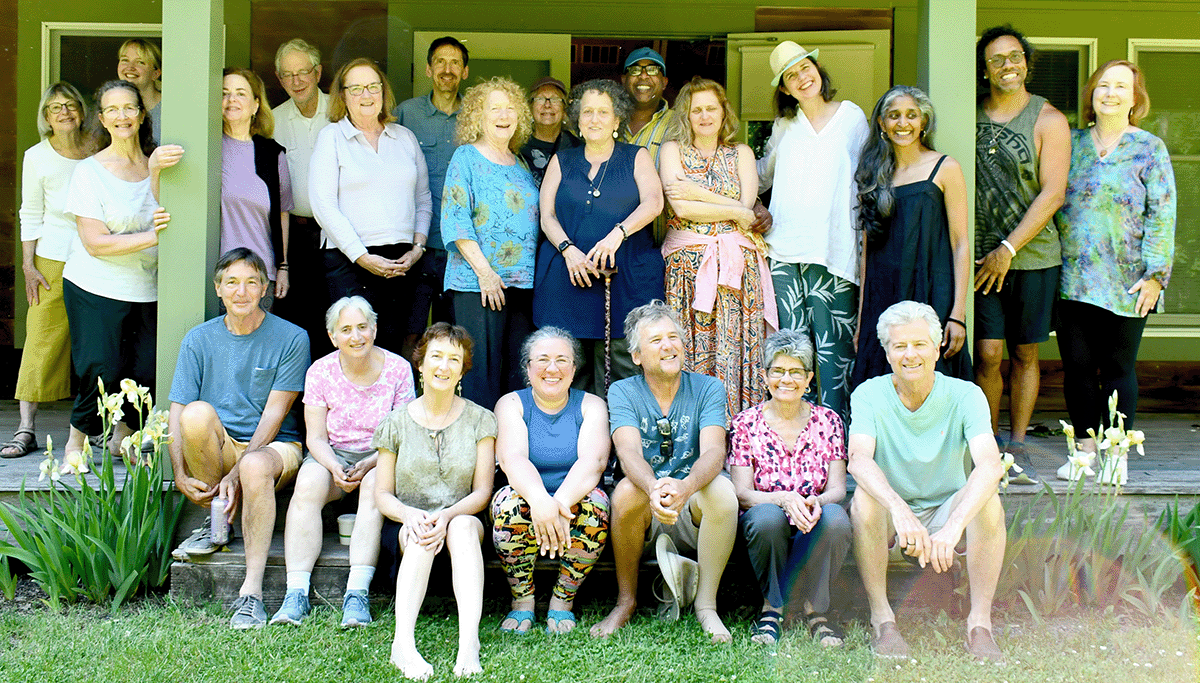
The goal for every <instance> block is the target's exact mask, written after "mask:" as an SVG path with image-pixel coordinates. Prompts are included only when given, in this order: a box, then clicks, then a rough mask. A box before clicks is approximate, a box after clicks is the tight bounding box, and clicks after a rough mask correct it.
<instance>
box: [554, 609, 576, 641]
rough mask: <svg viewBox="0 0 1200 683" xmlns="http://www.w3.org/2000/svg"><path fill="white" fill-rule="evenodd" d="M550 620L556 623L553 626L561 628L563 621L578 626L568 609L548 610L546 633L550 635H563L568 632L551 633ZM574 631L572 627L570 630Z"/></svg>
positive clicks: (573, 615) (572, 613)
mask: <svg viewBox="0 0 1200 683" xmlns="http://www.w3.org/2000/svg"><path fill="white" fill-rule="evenodd" d="M551 619H553V620H554V621H555V622H556V623H555V626H561V625H562V623H563V622H564V621H569V622H571V623H572V624H575V625H578V622H576V621H575V613H574V612H572V611H571V610H569V609H552V610H549V611H547V612H546V633H549V634H551V635H561V634H563V633H569V631H552V630H550V620H551ZM574 629H575V627H574V626H572V627H571V630H574Z"/></svg>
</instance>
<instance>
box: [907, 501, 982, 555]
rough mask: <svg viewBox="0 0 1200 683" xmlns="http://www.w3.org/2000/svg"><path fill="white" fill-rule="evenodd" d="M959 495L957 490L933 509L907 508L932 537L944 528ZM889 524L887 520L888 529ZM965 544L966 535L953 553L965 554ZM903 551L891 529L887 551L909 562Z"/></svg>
mask: <svg viewBox="0 0 1200 683" xmlns="http://www.w3.org/2000/svg"><path fill="white" fill-rule="evenodd" d="M960 495H962V491H961V490H959V491H958V492H957V493H955V494H954V495H953V496H950V497H949V498H948V499H946V502H944V503H942V504H941V505H939V506H937V507H935V508H914V507H912V506H909V508H908V509H909V510H911V511H912V513H913V514H914V515H916V517H917V521H919V522H921V524H922V525H923V526H924V527H925V529H926V531H928V532H929V534H930V535H931V536H932V535H933V534H936V533H937V532H938V531H941V529H942V527H944V526H946V522H948V521H950V514H951V513H952V512H954V506H955V505H956V504H957V503H958V498H959V496H960ZM891 524H892V523H891V520H890V518H889V520H888V526H889V527H890V526H891ZM966 542H967V538H966V534H963V538H962V539H961V540H959V542H958V546H957V547H955V548H954V552H955V553H956V554H958V555H964V554H966V552H967V546H966ZM903 550H904V549H903V548H901V547H900V544H899V542H898V539H897V538H896V530H895V529H892V544H891V546H890V547H889V551H890V552H891V553H894V554H896V555H897V556H903V557H904V558H905V559H909V560H910V561H911V558H908V557H907V556H904V555H903Z"/></svg>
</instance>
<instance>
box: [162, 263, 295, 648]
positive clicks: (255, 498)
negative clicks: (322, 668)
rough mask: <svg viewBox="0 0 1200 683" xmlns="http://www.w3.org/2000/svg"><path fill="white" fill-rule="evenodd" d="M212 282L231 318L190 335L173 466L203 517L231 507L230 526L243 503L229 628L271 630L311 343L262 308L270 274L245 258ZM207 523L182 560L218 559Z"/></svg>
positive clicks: (176, 388) (178, 394) (176, 406)
mask: <svg viewBox="0 0 1200 683" xmlns="http://www.w3.org/2000/svg"><path fill="white" fill-rule="evenodd" d="M213 282H214V284H215V285H216V289H217V295H218V296H219V297H221V301H222V302H223V303H224V304H225V310H226V313H225V315H223V316H219V317H216V318H213V319H212V320H209V321H207V322H204V323H201V324H199V325H197V326H195V327H193V328H192V329H191V330H189V331H188V333H187V335H186V336H184V338H183V343H182V344H181V345H180V348H179V360H178V362H177V363H176V365H175V378H174V379H173V380H172V381H171V396H170V399H171V412H170V417H169V425H170V430H171V436H172V437H173V438H172V441H171V447H170V451H171V465H172V467H173V468H174V471H175V486H176V488H178V489H179V490H180V491H181V492H183V494H184V495H185V496H187V497H188V499H189V500H191V501H192V502H193V503H195V504H197V505H200V506H203V507H205V508H207V507H208V506H209V505H210V504H211V503H212V500H213V498H220V499H222V500H225V501H226V508H225V509H226V519H227V520H230V521H232V519H233V516H234V513H235V512H236V511H237V509H238V507H239V502H240V503H241V510H242V535H243V537H244V538H245V544H246V578H245V580H244V581H243V582H242V587H241V589H240V590H239V591H238V599H237V600H236V601H235V602H234V603H233V610H234V611H233V617H232V618H231V619H230V626H232V627H233V628H235V629H248V628H260V627H262V626H264V625H265V624H266V623H267V614H266V610H265V609H264V607H263V602H262V581H263V572H264V571H265V569H266V566H267V554H268V551H269V550H270V548H271V534H272V532H273V530H274V528H275V489H276V488H279V487H281V486H284V485H286V484H288V483H289V482H291V480H292V479H293V478H295V476H296V470H298V469H299V468H300V460H301V457H302V455H303V449H302V448H301V447H300V440H301V437H300V425H299V421H298V420H297V419H296V416H295V415H294V414H293V413H292V412H291V408H292V403H293V402H294V401H295V400H296V396H298V395H299V394H300V392H301V391H303V390H304V373H305V372H306V371H307V370H308V360H309V358H308V336H307V335H306V334H305V332H304V330H302V329H300V328H299V327H297V326H295V325H293V324H291V323H289V322H287V321H285V320H283V319H281V318H279V317H276V316H274V315H271V314H270V313H267V312H266V311H264V310H262V308H261V307H260V306H259V301H260V300H261V299H262V297H263V295H264V293H265V291H266V287H267V286H269V284H270V283H269V281H268V279H267V267H266V264H264V263H263V260H262V259H261V258H259V257H258V255H257V254H255V253H254V252H252V251H250V250H249V249H245V248H241V247H239V248H237V249H232V250H230V251H228V252H227V253H226V254H225V255H224V256H222V257H221V258H220V259H219V260H218V261H217V265H216V269H215V275H214V277H213ZM209 520H210V518H206V521H205V524H204V526H203V527H201V528H200V529H197V530H196V533H195V534H193V535H192V537H191V538H189V539H188V540H187V541H185V542H184V544H183V545H182V546H180V550H181V551H182V552H184V553H186V554H188V555H198V554H207V553H212V552H213V551H214V550H216V549H217V548H218V547H220V544H215V543H213V542H212V535H211V528H210V521H209Z"/></svg>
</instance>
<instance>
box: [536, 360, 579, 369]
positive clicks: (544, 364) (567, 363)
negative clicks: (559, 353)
mask: <svg viewBox="0 0 1200 683" xmlns="http://www.w3.org/2000/svg"><path fill="white" fill-rule="evenodd" d="M574 363H575V361H573V360H571V359H570V358H534V359H533V360H531V361H529V364H530V365H532V366H534V367H535V368H538V369H541V370H545V369H546V368H548V367H550V366H551V365H553V366H554V367H559V366H563V367H571V366H572V365H573V364H574Z"/></svg>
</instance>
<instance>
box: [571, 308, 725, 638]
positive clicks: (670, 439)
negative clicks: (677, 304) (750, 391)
mask: <svg viewBox="0 0 1200 683" xmlns="http://www.w3.org/2000/svg"><path fill="white" fill-rule="evenodd" d="M682 335H683V329H682V328H681V327H680V325H679V321H678V320H677V319H676V317H675V313H674V312H673V311H672V310H671V309H670V308H669V307H668V306H667V305H666V304H665V303H663V302H662V301H659V300H655V301H652V302H650V303H648V304H646V305H644V306H639V307H638V308H635V309H633V310H632V311H630V312H629V315H628V316H627V317H626V318H625V337H626V339H628V340H629V351H630V355H631V356H632V358H633V362H634V363H635V364H637V365H638V366H640V367H641V369H642V374H641V375H638V376H635V377H630V378H628V379H623V380H620V381H618V382H615V383H614V384H613V385H612V388H611V389H609V393H608V401H609V404H608V408H609V423H610V428H611V429H612V435H613V444H614V446H615V447H616V451H617V457H618V458H619V459H620V461H621V468H622V470H623V471H624V473H625V478H624V479H622V480H621V481H620V482H618V483H617V487H616V489H615V490H614V491H613V495H612V515H611V518H610V524H609V527H610V534H611V536H610V538H611V542H612V546H613V555H614V559H615V560H616V570H617V605H616V607H614V608H613V610H612V612H611V613H610V614H609V615H608V616H607V617H606V618H605V619H604V620H603V621H601V622H600V623H599V624H596V625H595V626H594V627H593V628H592V635H593V636H596V637H606V636H608V635H610V634H611V633H613V632H614V631H616V630H617V629H619V628H621V627H622V626H624V625H625V624H626V623H627V622H628V621H629V619H630V618H631V617H632V616H633V613H634V611H635V610H636V608H637V581H638V566H639V563H640V561H641V557H642V553H643V552H644V551H645V550H646V549H648V548H649V547H650V546H651V545H654V546H656V548H657V551H658V560H659V568H660V570H661V571H662V573H663V578H664V579H665V584H666V590H665V592H666V594H667V595H665V596H664V599H663V603H664V604H663V606H662V608H661V609H660V612H659V613H660V616H662V617H665V618H667V619H674V618H678V616H679V609H680V608H681V607H685V606H686V605H687V603H688V602H689V601H690V599H691V598H692V597H693V596H694V598H695V603H696V610H695V611H696V620H697V621H698V622H700V627H701V628H702V629H703V630H704V632H705V633H706V634H708V635H709V637H710V638H711V639H712V642H713V643H727V642H729V641H730V636H729V631H728V630H727V629H726V628H725V625H724V624H723V623H722V622H721V618H720V617H719V616H718V615H717V586H718V585H719V584H720V582H721V573H722V572H723V571H724V569H725V564H726V562H728V560H729V553H730V551H731V550H732V549H733V539H734V535H735V534H736V531H737V495H736V493H735V492H734V488H733V483H732V481H731V480H730V479H729V477H727V476H722V474H721V469H722V466H723V465H724V463H725V387H724V386H723V385H722V384H721V382H720V381H719V380H717V379H715V378H713V377H709V376H707V375H700V374H697V373H693V372H685V371H684V370H683V365H684V356H683V354H684V348H683V339H682ZM660 536H661V539H660ZM677 545H678V546H681V547H682V548H683V549H686V550H689V551H690V550H694V551H695V552H696V555H697V560H698V563H697V564H692V563H691V561H690V560H683V559H682V558H680V557H679V556H678V555H676V554H675V552H674V549H675V547H676V546H677ZM693 568H695V571H694V572H692V571H690V570H692V569H693ZM693 580H694V585H695V588H694V589H693V588H692V583H693Z"/></svg>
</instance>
